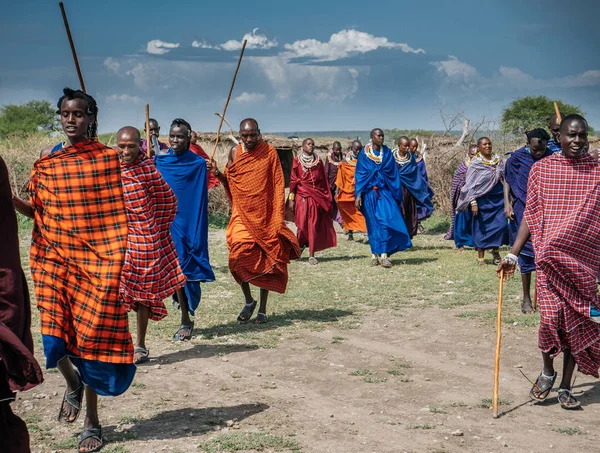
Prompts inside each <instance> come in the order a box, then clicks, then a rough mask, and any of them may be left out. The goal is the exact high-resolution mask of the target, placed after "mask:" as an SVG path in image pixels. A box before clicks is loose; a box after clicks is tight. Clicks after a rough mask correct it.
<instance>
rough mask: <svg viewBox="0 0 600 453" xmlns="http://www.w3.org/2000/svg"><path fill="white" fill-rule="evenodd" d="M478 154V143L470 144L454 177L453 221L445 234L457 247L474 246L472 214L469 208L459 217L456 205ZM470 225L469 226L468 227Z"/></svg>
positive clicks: (452, 192) (445, 237)
mask: <svg viewBox="0 0 600 453" xmlns="http://www.w3.org/2000/svg"><path fill="white" fill-rule="evenodd" d="M476 154H477V145H476V144H473V145H471V146H469V150H468V152H467V155H466V156H465V160H463V161H462V162H461V163H460V165H459V166H458V168H457V169H456V172H454V177H453V178H452V191H451V195H450V196H451V197H452V198H451V202H452V223H450V228H449V229H448V232H447V233H446V235H445V236H444V239H446V240H454V244H455V245H456V248H457V249H462V248H463V247H465V246H466V247H473V241H472V240H471V218H472V214H471V211H470V210H469V209H466V210H465V211H463V212H462V213H460V215H461V218H460V219H459V218H458V215H459V213H457V212H456V205H457V204H458V197H459V195H460V189H462V188H463V186H464V185H465V179H466V176H467V169H468V168H469V164H470V163H471V159H472V158H473V157H475V155H476ZM458 222H460V225H461V228H460V231H459V232H458V234H457V228H458ZM467 225H468V227H467Z"/></svg>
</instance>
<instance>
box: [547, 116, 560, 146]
mask: <svg viewBox="0 0 600 453" xmlns="http://www.w3.org/2000/svg"><path fill="white" fill-rule="evenodd" d="M560 117H561V118H564V115H563V114H562V113H561V114H560ZM548 129H549V130H550V133H551V134H552V138H551V139H550V140H548V149H549V150H550V151H552V152H553V153H560V152H561V151H562V150H561V148H560V139H559V138H558V133H559V129H560V121H559V120H558V117H557V116H556V113H555V114H554V115H552V116H551V117H550V119H549V120H548Z"/></svg>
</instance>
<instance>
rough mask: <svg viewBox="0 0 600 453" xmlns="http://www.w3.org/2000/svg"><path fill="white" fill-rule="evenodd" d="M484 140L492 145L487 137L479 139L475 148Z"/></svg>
mask: <svg viewBox="0 0 600 453" xmlns="http://www.w3.org/2000/svg"><path fill="white" fill-rule="evenodd" d="M484 140H488V141H489V142H490V143H492V141H491V140H490V138H489V137H479V139H478V140H477V146H479V144H480V143H481V142H482V141H484Z"/></svg>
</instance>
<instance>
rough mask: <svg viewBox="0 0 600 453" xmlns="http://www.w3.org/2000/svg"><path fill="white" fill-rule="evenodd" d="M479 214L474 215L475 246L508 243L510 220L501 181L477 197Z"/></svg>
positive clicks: (492, 246) (491, 246)
mask: <svg viewBox="0 0 600 453" xmlns="http://www.w3.org/2000/svg"><path fill="white" fill-rule="evenodd" d="M477 205H478V206H479V214H478V215H476V216H473V230H472V231H473V246H474V247H476V248H478V249H490V248H495V247H500V246H502V245H508V222H507V221H506V216H505V215H504V186H503V184H502V181H499V182H498V183H497V184H496V185H495V186H494V187H493V188H492V190H490V191H489V192H488V193H486V194H485V195H483V196H481V197H479V198H477Z"/></svg>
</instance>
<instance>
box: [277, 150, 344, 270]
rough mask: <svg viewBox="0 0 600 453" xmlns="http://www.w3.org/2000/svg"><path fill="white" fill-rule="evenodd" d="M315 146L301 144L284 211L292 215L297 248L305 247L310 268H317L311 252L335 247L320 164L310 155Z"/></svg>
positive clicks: (328, 195)
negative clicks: (296, 230)
mask: <svg viewBox="0 0 600 453" xmlns="http://www.w3.org/2000/svg"><path fill="white" fill-rule="evenodd" d="M314 149H315V142H314V141H313V139H312V138H307V139H305V140H304V142H302V153H301V154H300V156H298V157H295V158H294V162H293V164H292V174H291V177H290V195H289V203H288V207H289V208H290V209H291V210H292V211H294V223H295V224H296V226H297V227H298V232H297V235H298V242H299V243H300V247H302V248H304V247H306V246H308V251H309V258H308V262H309V263H310V264H313V265H314V264H317V263H318V261H317V259H316V258H315V252H318V251H320V250H325V249H328V248H331V247H335V246H336V245H337V242H336V236H335V230H334V229H333V223H332V222H331V216H332V213H333V201H332V197H331V189H330V187H329V182H328V181H327V176H326V174H325V165H324V164H323V161H322V160H321V159H320V158H319V156H317V155H316V154H315V153H314Z"/></svg>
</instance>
